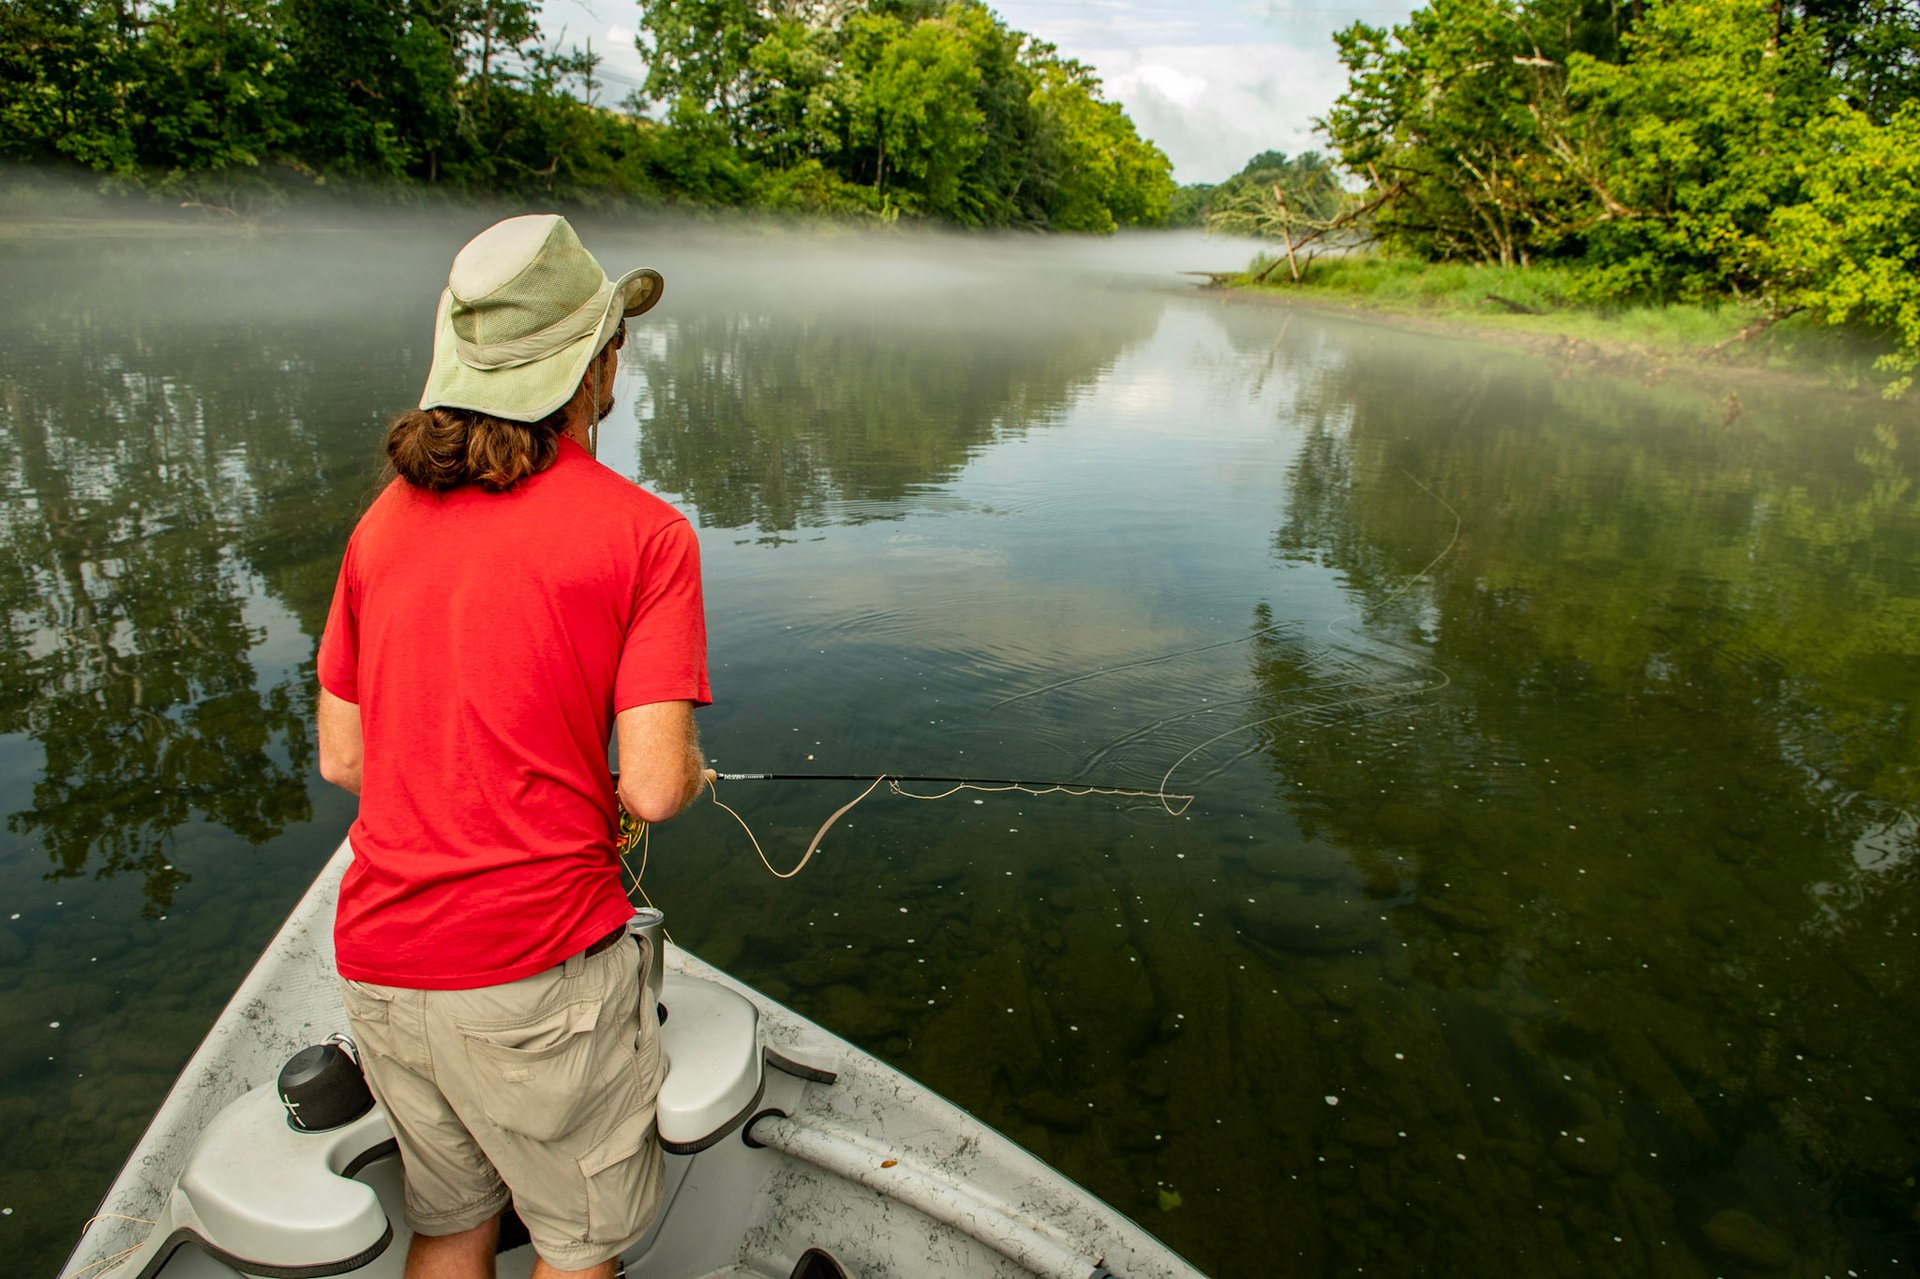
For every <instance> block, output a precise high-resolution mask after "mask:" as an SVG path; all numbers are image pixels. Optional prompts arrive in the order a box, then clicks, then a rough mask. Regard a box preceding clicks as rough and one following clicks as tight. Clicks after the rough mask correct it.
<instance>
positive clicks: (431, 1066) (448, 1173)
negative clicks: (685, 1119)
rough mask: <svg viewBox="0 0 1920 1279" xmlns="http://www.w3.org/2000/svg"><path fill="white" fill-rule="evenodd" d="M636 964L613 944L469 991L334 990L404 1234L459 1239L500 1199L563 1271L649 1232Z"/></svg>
mask: <svg viewBox="0 0 1920 1279" xmlns="http://www.w3.org/2000/svg"><path fill="white" fill-rule="evenodd" d="M639 945H640V946H641V947H642V948H644V946H645V943H644V942H640V943H639ZM639 958H641V957H640V956H636V954H635V944H634V943H633V942H631V941H626V940H623V941H621V942H619V943H618V944H616V945H613V946H610V947H608V948H607V949H606V950H604V951H602V952H600V953H599V954H597V955H592V956H585V955H575V956H574V957H573V958H571V959H569V960H567V961H566V962H565V963H563V964H560V965H557V966H555V967H553V968H550V969H548V970H547V971H545V972H541V973H535V974H534V975H533V976H531V977H526V978H523V979H521V980H520V981H516V982H509V983H507V984H506V985H502V986H487V987H482V988H481V989H478V990H409V989H404V988H401V987H395V986H374V985H368V984H365V983H362V982H356V981H343V982H341V987H342V999H343V1001H344V1002H345V1004H346V1009H347V1017H348V1021H349V1024H350V1026H351V1028H352V1033H353V1039H354V1043H355V1044H356V1045H357V1046H358V1047H359V1049H360V1061H361V1065H362V1066H363V1067H364V1068H365V1070H366V1074H367V1082H368V1083H369V1084H370V1085H372V1087H373V1093H374V1096H376V1097H378V1098H379V1099H380V1104H381V1105H382V1106H384V1107H385V1108H386V1112H387V1118H388V1120H389V1122H390V1123H391V1124H392V1125H393V1135H394V1137H395V1139H396V1140H397V1141H398V1142H399V1145H400V1158H401V1161H402V1163H403V1164H404V1165H405V1167H406V1186H407V1192H406V1205H407V1225H408V1226H410V1227H412V1229H413V1230H414V1231H415V1232H416V1233H418V1234H424V1235H449V1234H457V1233H459V1232H460V1231H463V1230H470V1229H472V1228H473V1227H475V1226H478V1225H480V1224H481V1223H482V1222H484V1221H486V1220H487V1219H488V1218H490V1217H492V1216H493V1215H494V1214H495V1213H497V1212H499V1211H500V1210H501V1209H502V1208H504V1207H505V1206H506V1204H507V1201H508V1199H509V1197H511V1199H512V1200H513V1205H514V1209H515V1211H517V1212H518V1213H519V1214H520V1218H521V1220H523V1221H525V1222H526V1223H527V1230H528V1232H529V1233H530V1234H531V1235H532V1236H533V1245H534V1248H535V1250H536V1251H537V1252H538V1253H539V1254H540V1256H541V1257H542V1258H543V1259H544V1260H545V1261H546V1262H547V1264H549V1265H551V1266H554V1267H556V1268H558V1269H561V1270H583V1269H585V1268H586V1267H588V1266H592V1265H597V1264H598V1263H600V1262H602V1261H605V1260H607V1259H608V1258H610V1257H615V1256H618V1255H619V1254H620V1253H621V1252H622V1251H624V1250H625V1249H626V1248H627V1247H628V1246H630V1245H631V1244H633V1243H634V1242H635V1241H637V1240H638V1239H639V1238H640V1236H641V1235H643V1234H645V1233H646V1230H647V1228H648V1226H649V1225H651V1224H652V1221H653V1217H654V1214H655V1212H656V1211H658V1209H659V1205H660V1193H661V1188H662V1184H663V1182H664V1180H665V1167H664V1164H663V1161H662V1158H661V1154H660V1143H659V1141H658V1140H657V1137H656V1134H655V1132H654V1102H655V1098H656V1097H657V1095H658V1094H659V1091H660V1082H661V1080H662V1078H663V1077H664V1076H665V1073H666V1068H665V1062H664V1059H663V1057H662V1055H661V1051H660V1027H659V1024H658V1021H657V1019H656V1018H654V1017H651V1016H647V1017H642V1016H640V1015H639V1005H640V991H641V977H640V973H639V971H638V965H637V964H636V962H635V961H636V959H639ZM649 958H650V957H649ZM643 962H644V960H643Z"/></svg>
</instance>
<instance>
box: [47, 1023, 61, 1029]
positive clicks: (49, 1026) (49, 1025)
mask: <svg viewBox="0 0 1920 1279" xmlns="http://www.w3.org/2000/svg"><path fill="white" fill-rule="evenodd" d="M47 1029H48V1030H58V1029H60V1023H59V1022H57V1021H50V1022H48V1023H47Z"/></svg>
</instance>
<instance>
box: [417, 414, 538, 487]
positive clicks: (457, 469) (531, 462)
mask: <svg viewBox="0 0 1920 1279" xmlns="http://www.w3.org/2000/svg"><path fill="white" fill-rule="evenodd" d="M566 422H567V410H566V406H565V405H562V406H561V407H560V408H559V409H557V410H555V411H554V412H552V413H550V414H548V415H547V416H546V417H544V418H542V419H541V420H540V421H538V422H513V421H509V420H507V419H506V418H499V417H493V416H491V415H490V414H486V413H479V412H475V411H474V410H472V409H451V408H431V409H408V410H407V411H406V412H404V413H402V414H401V415H400V416H399V417H396V418H395V419H394V420H393V424H392V425H391V426H389V427H387V445H386V447H387V461H388V462H389V463H390V464H391V465H392V467H393V473H394V474H396V475H398V476H399V477H400V478H401V479H403V480H405V481H406V482H407V483H409V484H411V485H413V486H414V487H415V488H419V489H425V490H427V491H428V492H430V493H445V492H448V491H449V490H452V489H457V488H460V487H462V486H463V485H467V484H478V485H479V486H480V487H481V488H483V489H485V490H486V491H487V492H489V493H504V492H505V491H506V490H508V489H510V488H512V487H513V486H514V485H516V484H518V483H519V482H520V481H521V480H524V479H526V478H527V477H528V476H529V475H536V474H538V473H539V472H541V471H544V470H546V469H547V468H548V467H549V466H552V465H553V462H554V459H555V458H557V457H558V456H560V432H561V431H562V430H564V429H565V427H566Z"/></svg>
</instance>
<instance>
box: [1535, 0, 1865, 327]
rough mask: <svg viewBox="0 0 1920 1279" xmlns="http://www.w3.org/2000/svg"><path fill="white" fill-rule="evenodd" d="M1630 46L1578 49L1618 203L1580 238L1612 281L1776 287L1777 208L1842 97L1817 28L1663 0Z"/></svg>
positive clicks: (1639, 288)
mask: <svg viewBox="0 0 1920 1279" xmlns="http://www.w3.org/2000/svg"><path fill="white" fill-rule="evenodd" d="M1626 46H1627V52H1628V60H1627V61H1626V62H1624V63H1609V62H1602V61H1600V60H1598V59H1594V58H1591V57H1586V56H1581V55H1576V56H1574V57H1573V58H1572V60H1571V65H1570V68H1569V74H1570V84H1569V89H1570V92H1571V94H1572V96H1573V97H1574V99H1575V100H1576V101H1577V102H1578V104H1579V106H1580V108H1581V114H1582V119H1583V120H1584V121H1585V122H1586V126H1585V127H1587V128H1588V129H1590V130H1592V131H1594V132H1596V133H1598V134H1599V135H1600V136H1602V137H1603V138H1605V139H1606V140H1607V142H1608V145H1607V147H1606V151H1605V155H1604V158H1603V159H1602V161H1601V171H1602V174H1603V177H1602V183H1603V185H1604V186H1605V188H1606V189H1607V191H1608V192H1609V193H1610V194H1611V196H1612V197H1613V198H1614V203H1613V204H1612V205H1611V206H1610V207H1607V208H1604V209H1602V210H1600V211H1599V212H1598V213H1597V214H1596V218H1595V222H1594V225H1593V226H1592V227H1591V228H1590V230H1589V231H1588V233H1587V235H1586V238H1585V248H1586V256H1587V262H1588V264H1589V265H1590V266H1592V267H1593V268H1594V269H1595V270H1596V271H1598V272H1600V273H1601V278H1602V279H1603V281H1604V284H1603V291H1604V292H1606V293H1609V294H1613V295H1621V296H1652V297H1655V298H1660V299H1665V298H1672V297H1683V298H1701V297H1707V296H1712V295H1714V294H1717V293H1721V292H1723V291H1726V290H1734V291H1747V290H1758V291H1760V292H1762V293H1767V292H1769V291H1770V290H1771V281H1770V279H1769V272H1768V270H1767V261H1768V259H1769V254H1768V253H1767V251H1766V247H1765V243H1764V235H1765V232H1766V227H1767V220H1768V217H1769V215H1770V214H1771V212H1772V210H1774V209H1775V208H1778V207H1780V206H1782V205H1785V204H1791V203H1793V202H1794V201H1796V200H1797V199H1798V198H1799V190H1800V186H1801V177H1802V173H1803V171H1804V169H1805V165H1804V163H1803V161H1802V158H1801V157H1802V155H1803V153H1804V150H1805V148H1806V146H1807V137H1808V130H1809V128H1810V127H1811V126H1813V125H1814V123H1815V122H1816V121H1818V120H1819V119H1821V118H1822V117H1823V116H1825V115H1826V114H1827V113H1828V112H1829V111H1830V110H1831V109H1832V106H1833V94H1834V85H1833V81H1832V79H1831V78H1830V77H1829V76H1828V75H1827V73H1826V70H1825V68H1824V67H1823V66H1822V64H1821V57H1820V45H1819V42H1818V39H1817V37H1816V34H1815V32H1814V30H1813V28H1811V27H1809V26H1807V25H1804V24H1802V25H1798V26H1787V27H1785V28H1784V29H1783V27H1782V20H1781V18H1780V16H1779V15H1778V14H1776V13H1775V12H1773V11H1771V10H1769V9H1767V8H1764V7H1762V6H1760V5H1756V4H1750V3H1746V0H1658V2H1657V3H1655V4H1653V5H1652V6H1650V7H1649V8H1648V9H1647V10H1646V13H1645V15H1644V17H1643V19H1642V21H1641V23H1640V24H1639V25H1638V26H1637V27H1635V28H1634V30H1633V32H1632V33H1631V34H1630V35H1629V36H1628V37H1627V41H1626Z"/></svg>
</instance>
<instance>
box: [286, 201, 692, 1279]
mask: <svg viewBox="0 0 1920 1279" xmlns="http://www.w3.org/2000/svg"><path fill="white" fill-rule="evenodd" d="M660 290H661V279H660V276H659V275H658V274H657V273H656V272H653V271H648V270H639V271H632V272H629V273H627V274H626V275H624V276H622V277H621V278H620V279H619V280H617V281H615V280H609V279H608V278H607V276H606V274H605V272H603V271H602V270H601V269H600V266H599V264H598V263H597V262H596V261H594V259H593V257H592V255H591V254H589V253H588V252H587V251H586V249H585V248H584V247H582V246H581V244H580V241H579V239H578V238H577V237H576V236H575V235H574V232H573V229H572V227H570V226H569V225H568V224H567V222H566V221H565V219H563V218H558V217H554V216H551V215H539V216H531V217H520V218H510V219H508V220H507V221H505V222H502V223H499V224H498V225H496V226H494V227H491V228H489V229H488V230H487V231H485V232H483V233H482V234H481V235H479V236H478V237H476V238H475V239H474V240H473V241H471V242H470V243H469V244H468V245H467V246H466V247H465V248H464V249H462V250H461V252H460V254H459V256H458V257H456V258H455V259H454V264H453V269H452V272H451V273H450V275H449V277H448V284H447V289H446V290H445V292H444V293H442V295H441V299H440V306H439V312H438V317H437V320H436V328H435V341H434V357H433V369H432V372H431V373H430V374H429V375H428V378H427V386H426V392H425V394H424V395H423V396H422V397H421V401H420V408H419V409H418V410H414V411H409V412H407V413H403V414H402V415H401V416H400V417H399V418H397V419H396V420H395V421H394V423H393V424H392V426H391V427H389V428H388V432H387V439H386V449H387V456H388V458H389V460H390V461H391V462H392V464H393V469H394V472H395V478H394V479H393V480H392V482H391V483H389V484H388V485H387V487H386V489H385V491H383V492H382V493H381V494H380V496H379V497H378V498H377V499H375V501H374V503H373V505H372V506H371V507H370V508H369V509H368V511H367V513H366V514H365V515H364V516H362V517H361V520H360V523H359V525H358V526H357V527H356V528H355V529H354V532H353V537H352V539H351V541H350V542H349V543H348V546H347V552H346V556H345V559H344V560H343V562H342V564H341V568H340V578H339V583H338V585H337V587H336V588H335V592H334V598H333V607H332V610H331V612H330V613H329V615H328V618H327V628H326V633H325V635H324V636H323V638H322V640H321V644H320V658H319V675H320V686H321V687H320V697H319V710H318V719H319V732H320V771H321V773H322V775H324V776H325V777H326V778H327V779H328V780H329V781H332V782H335V783H337V784H339V785H341V786H343V787H345V788H346V789H348V790H350V791H352V792H354V793H355V794H357V795H359V796H360V812H359V816H358V819H357V820H356V821H355V822H354V823H353V827H352V829H351V831H350V832H349V840H350V842H351V843H352V846H353V852H354V860H353V863H352V865H351V866H350V867H349V868H348V870H347V873H346V876H345V878H344V879H343V880H342V882H341V887H340V903H339V909H338V914H337V918H336V922H335V929H334V937H335V945H336V951H337V955H338V963H339V970H340V976H341V979H342V986H343V992H342V999H343V1002H344V1003H345V1005H346V1008H347V1013H348V1018H349V1022H350V1024H351V1026H352V1030H353V1034H354V1038H355V1041H356V1044H357V1045H358V1047H359V1049H360V1056H361V1061H362V1064H363V1065H364V1067H365V1068H366V1072H367V1076H368V1081H369V1083H370V1084H371V1085H372V1087H373V1090H374V1092H375V1095H376V1096H378V1097H379V1099H380V1101H381V1103H382V1105H383V1106H384V1107H385V1108H386V1110H387V1113H388V1116H389V1118H390V1120H391V1121H392V1124H393V1129H394V1135H395V1137H396V1139H397V1140H398V1142H399V1145H400V1153H401V1157H402V1160H403V1162H404V1164H405V1167H406V1183H407V1190H406V1209H407V1220H408V1224H409V1225H410V1226H411V1227H412V1229H413V1231H414V1236H413V1244H412V1246H411V1249H410V1251H409V1253H408V1257H407V1275H408V1276H409V1279H424V1277H425V1276H429V1275H431V1276H455V1275H473V1276H490V1275H491V1274H492V1273H493V1253H494V1247H495V1241H496V1239H497V1237H498V1229H499V1221H500V1215H501V1212H502V1210H503V1209H504V1208H505V1206H506V1204H507V1201H508V1199H509V1198H511V1199H512V1201H513V1203H514V1206H515V1209H516V1210H517V1212H518V1213H519V1215H520V1217H521V1218H522V1219H523V1220H524V1221H525V1222H526V1223H527V1226H528V1229H529V1232H530V1233H531V1234H532V1236H533V1242H534V1246H535V1248H536V1251H537V1252H538V1254H539V1261H538V1262H537V1263H536V1266H535V1270H534V1273H535V1275H536V1276H544V1275H552V1274H557V1273H564V1274H584V1275H589V1276H595V1277H603V1276H611V1275H612V1274H613V1273H614V1267H615V1264H616V1259H617V1257H618V1255H619V1254H620V1252H621V1251H622V1250H624V1249H625V1248H626V1247H628V1246H629V1245H631V1244H632V1243H634V1242H635V1241H636V1240H637V1239H638V1238H639V1237H640V1235H641V1234H643V1233H644V1232H645V1230H646V1228H647V1227H648V1225H649V1224H650V1223H651V1219H652V1217H653V1215H654V1213H655V1212H656V1211H657V1208H658V1204H659V1200H660V1191H661V1184H662V1181H663V1171H662V1164H661V1156H660V1151H659V1146H658V1142H657V1141H656V1140H654V1138H653V1135H652V1125H653V1118H654V1100H655V1095H656V1094H657V1092H658V1091H659V1085H660V1079H661V1077H662V1075H663V1073H664V1069H665V1064H664V1062H663V1061H662V1059H661V1055H660V1047H659V1031H658V1027H657V1025H656V1023H655V1019H654V1018H653V1017H652V1016H642V1015H641V1010H640V1007H639V991H640V988H641V975H640V972H639V968H640V966H641V964H644V963H646V962H651V961H653V960H654V958H655V957H651V956H641V957H639V958H640V964H636V962H635V960H636V956H635V953H634V950H633V947H632V944H631V943H630V942H628V941H627V938H626V933H625V924H626V921H627V919H628V917H629V916H630V914H631V913H632V908H631V907H630V905H629V904H628V902H627V897H626V892H625V889H624V887H623V886H622V884H621V882H620V865H619V860H618V858H617V856H616V855H615V852H614V837H615V831H616V825H617V824H616V821H615V815H616V810H615V805H616V803H617V804H619V805H621V806H623V807H624V808H625V809H626V811H627V812H629V813H631V814H632V815H633V816H634V817H635V818H637V819H639V820H642V821H655V822H657V821H665V820H666V819H668V818H670V817H672V816H674V814H676V813H678V812H679V811H680V810H681V809H682V808H684V807H685V806H686V805H687V804H688V803H689V802H690V801H691V800H692V799H693V798H694V796H695V795H697V794H698V792H699V788H700V786H701V784H702V782H703V781H705V780H706V779H707V778H709V777H710V776H711V774H710V773H708V772H707V771H706V768H705V762H704V760H703V759H702V757H701V754H700V748H699V743H698V739H697V736H696V734H695V731H694V723H693V710H694V708H695V707H696V706H703V705H705V704H707V702H708V701H709V700H710V694H709V690H708V686H707V670H706V625H705V619H704V615H703V612H702V605H701V592H700V562H699V546H698V544H697V542H696V541H695V538H694V534H693V530H692V528H691V526H689V525H688V523H687V521H686V519H685V518H684V517H682V516H681V515H680V514H679V513H678V512H676V511H675V510H674V509H673V508H672V507H670V506H668V505H667V504H666V503H665V502H662V501H661V500H660V499H658V498H656V497H654V496H652V495H651V494H649V493H646V492H644V491H642V490H641V489H640V488H638V487H637V486H635V485H634V484H632V483H631V482H629V481H627V480H625V479H623V478H621V477H620V476H618V475H616V474H615V473H613V472H612V471H610V470H608V469H607V468H606V467H604V466H601V465H600V464H599V463H598V462H597V461H595V460H594V456H593V453H594V447H595V442H596V441H595V432H596V428H597V427H598V424H599V422H600V421H601V420H602V419H603V418H604V417H605V416H606V415H607V413H608V412H609V411H611V409H612V405H613V400H612V388H613V381H614V373H615V370H616V366H617V360H618V355H617V354H616V353H617V351H618V350H619V348H620V345H621V343H622V341H624V339H625V333H626V320H627V318H628V317H631V316H637V315H639V314H640V313H642V312H643V311H646V310H647V309H648V308H650V307H651V306H652V305H653V304H654V303H655V302H656V301H658V300H659V297H660ZM609 737H612V738H613V740H614V741H615V742H616V743H617V749H618V753H619V787H618V794H617V796H616V794H615V786H614V781H613V777H612V774H611V773H610V772H609V770H608V767H607V743H608V740H609Z"/></svg>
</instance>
